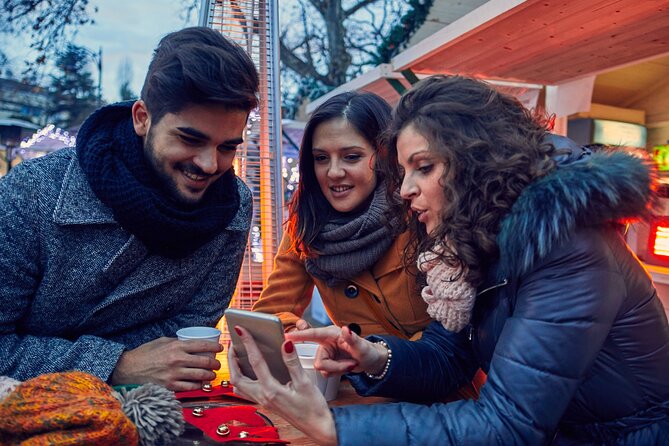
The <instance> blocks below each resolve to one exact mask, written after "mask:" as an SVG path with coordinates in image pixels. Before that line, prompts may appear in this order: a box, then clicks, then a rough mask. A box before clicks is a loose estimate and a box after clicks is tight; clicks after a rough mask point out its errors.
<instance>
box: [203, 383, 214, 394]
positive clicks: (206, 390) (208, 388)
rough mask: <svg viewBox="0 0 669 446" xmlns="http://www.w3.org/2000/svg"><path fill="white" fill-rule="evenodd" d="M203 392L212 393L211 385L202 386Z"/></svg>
mask: <svg viewBox="0 0 669 446" xmlns="http://www.w3.org/2000/svg"><path fill="white" fill-rule="evenodd" d="M202 391H203V392H211V391H212V388H211V384H210V383H205V384H202Z"/></svg>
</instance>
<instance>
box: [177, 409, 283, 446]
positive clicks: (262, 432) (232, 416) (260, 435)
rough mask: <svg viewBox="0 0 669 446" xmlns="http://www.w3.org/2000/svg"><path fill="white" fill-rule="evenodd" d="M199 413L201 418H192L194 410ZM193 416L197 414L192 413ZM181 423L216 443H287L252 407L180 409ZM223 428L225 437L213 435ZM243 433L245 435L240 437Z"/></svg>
mask: <svg viewBox="0 0 669 446" xmlns="http://www.w3.org/2000/svg"><path fill="white" fill-rule="evenodd" d="M196 409H201V410H200V411H199V413H200V414H201V415H199V416H196V415H194V412H193V411H194V410H196ZM196 413H197V412H196ZM183 415H184V420H185V421H186V422H187V423H189V424H191V425H192V426H195V427H197V428H198V429H200V430H201V431H202V432H203V433H204V434H205V435H206V436H207V437H209V438H211V439H212V440H214V441H217V442H220V443H227V442H230V441H243V442H249V443H289V441H286V440H281V439H280V438H279V432H278V430H277V428H276V427H274V426H272V425H271V424H270V423H269V421H268V420H267V419H266V418H264V417H263V416H261V415H260V414H258V412H257V411H256V408H255V407H253V406H234V405H230V406H223V407H215V406H207V405H206V403H203V405H202V406H199V407H184V408H183ZM222 425H225V428H224V430H225V431H227V433H226V434H225V435H220V434H219V433H217V431H219V429H221V426H222ZM242 432H246V433H247V435H246V436H244V435H240V434H242Z"/></svg>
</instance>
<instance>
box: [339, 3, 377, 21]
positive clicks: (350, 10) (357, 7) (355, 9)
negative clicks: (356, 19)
mask: <svg viewBox="0 0 669 446" xmlns="http://www.w3.org/2000/svg"><path fill="white" fill-rule="evenodd" d="M378 1H379V0H363V1H361V2H360V3H357V4H355V5H353V6H351V7H350V8H348V9H347V10H345V11H344V17H351V16H352V15H353V14H355V13H356V12H358V10H360V9H362V8H364V7H366V6H369V5H371V4H372V3H376V2H378Z"/></svg>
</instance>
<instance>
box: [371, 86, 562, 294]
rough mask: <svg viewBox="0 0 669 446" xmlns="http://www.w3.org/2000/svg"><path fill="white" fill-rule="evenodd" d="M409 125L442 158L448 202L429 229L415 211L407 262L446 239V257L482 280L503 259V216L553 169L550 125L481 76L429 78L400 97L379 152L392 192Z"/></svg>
mask: <svg viewBox="0 0 669 446" xmlns="http://www.w3.org/2000/svg"><path fill="white" fill-rule="evenodd" d="M410 125H411V126H412V127H413V129H414V130H415V131H416V132H418V133H419V134H421V135H422V136H423V137H424V138H425V139H426V140H427V141H428V144H429V147H430V150H431V151H433V152H435V153H436V154H437V155H438V157H439V159H440V160H441V161H443V162H444V164H445V169H444V173H443V176H442V178H441V184H443V185H444V195H445V198H446V202H447V205H446V207H445V208H444V209H443V210H442V215H441V224H439V225H438V226H437V228H435V230H434V231H433V233H431V234H429V235H428V234H426V233H425V229H424V228H423V227H422V225H420V224H418V222H417V220H416V218H415V216H412V218H411V225H412V226H413V229H414V230H413V231H412V234H413V243H412V244H410V246H409V247H408V248H407V250H406V252H405V260H406V262H407V265H410V264H415V261H416V258H417V256H418V254H419V253H420V252H424V251H427V250H430V249H431V248H432V247H433V246H434V245H435V243H437V242H438V241H444V240H448V241H449V242H450V245H449V246H446V251H445V252H444V253H443V254H440V255H441V257H442V260H445V261H447V262H448V263H450V264H452V265H461V266H466V267H467V276H466V280H467V281H468V282H470V283H471V284H472V285H474V286H478V285H480V284H481V282H482V281H483V279H484V277H485V275H486V274H487V272H488V270H489V268H490V266H491V265H492V263H493V262H494V261H495V260H496V259H497V258H498V257H499V250H498V246H497V242H496V237H497V234H498V232H499V228H500V223H501V221H502V219H503V218H504V216H505V215H506V214H507V213H508V212H509V210H510V208H511V206H512V205H513V203H514V202H515V201H516V198H517V197H518V195H519V194H520V193H521V192H522V191H523V189H524V188H525V186H527V185H528V184H529V183H531V182H533V181H534V180H535V179H537V178H538V177H541V176H544V175H546V174H547V173H549V172H551V171H552V170H553V169H554V168H555V163H554V161H553V160H552V159H551V154H552V153H553V150H554V148H553V146H552V145H551V144H549V143H546V142H545V140H544V136H545V134H546V131H547V129H546V124H545V123H544V122H542V121H540V120H539V119H536V118H535V117H533V116H532V114H531V113H530V112H529V111H528V110H527V109H525V108H524V107H523V106H522V105H521V104H520V103H519V102H518V101H517V100H516V99H515V98H514V97H511V96H508V95H505V94H502V93H499V92H498V91H496V90H495V89H494V88H492V87H490V86H489V85H488V84H486V83H484V82H482V81H479V80H476V79H472V78H468V77H462V76H433V77H430V78H427V79H424V80H422V81H420V82H419V83H417V84H416V85H415V86H414V87H413V88H412V89H411V90H410V91H409V92H407V93H406V94H405V95H404V96H403V97H402V99H401V100H400V103H399V104H398V106H397V108H396V109H395V110H394V113H393V119H392V121H391V124H390V126H389V128H388V130H387V132H386V141H387V144H386V145H385V146H386V147H387V150H388V153H387V156H384V157H382V158H384V160H385V162H384V163H383V168H384V171H385V172H386V177H387V178H388V187H389V192H391V191H396V190H398V189H399V188H400V186H401V183H402V174H401V173H400V167H399V163H398V159H397V138H398V136H399V134H400V133H401V132H402V130H403V129H405V128H406V127H408V126H410ZM401 206H402V210H401V211H400V210H398V209H395V210H394V212H398V211H400V212H405V213H406V212H409V203H408V202H406V201H405V202H404V203H402V205H401Z"/></svg>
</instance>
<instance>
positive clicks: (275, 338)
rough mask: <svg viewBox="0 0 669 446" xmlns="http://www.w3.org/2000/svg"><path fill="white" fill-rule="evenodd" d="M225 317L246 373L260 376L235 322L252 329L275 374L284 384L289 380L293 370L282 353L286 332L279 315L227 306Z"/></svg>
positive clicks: (240, 364) (241, 367) (236, 352)
mask: <svg viewBox="0 0 669 446" xmlns="http://www.w3.org/2000/svg"><path fill="white" fill-rule="evenodd" d="M225 320H226V322H227V324H228V331H229V332H230V338H231V339H232V346H233V348H234V349H235V354H236V355H237V358H238V359H239V367H240V369H241V370H242V373H243V374H244V375H246V376H247V377H249V378H251V379H257V377H256V374H255V373H254V372H253V368H252V367H251V364H250V363H249V360H248V354H247V353H246V349H245V348H244V344H243V343H242V340H241V339H240V338H239V336H238V335H237V333H236V332H235V329H234V327H235V326H240V327H243V328H244V329H246V330H247V331H248V332H249V333H251V336H253V339H254V341H255V342H256V344H257V345H258V349H259V350H260V352H261V353H262V355H263V357H264V358H265V362H267V366H268V367H269V369H270V371H271V372H272V375H273V376H274V378H276V380H277V381H279V382H280V383H281V384H286V383H287V382H288V381H290V372H288V368H287V367H286V364H284V362H283V357H282V355H281V346H282V344H283V342H284V336H283V325H282V324H281V321H280V320H279V318H278V317H276V316H274V315H272V314H266V313H258V312H255V311H246V310H238V309H232V308H228V309H227V310H225Z"/></svg>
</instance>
